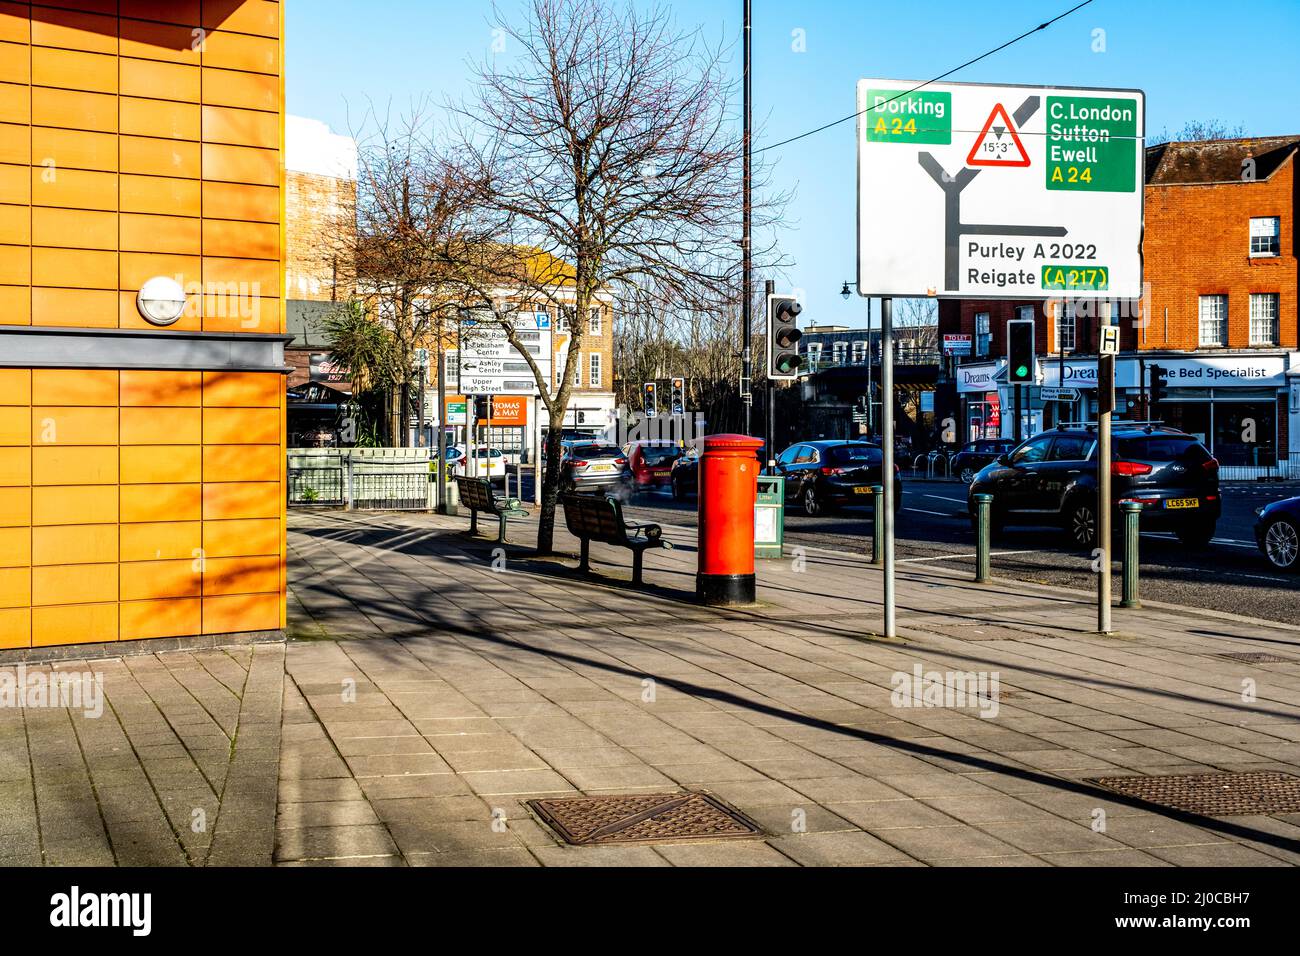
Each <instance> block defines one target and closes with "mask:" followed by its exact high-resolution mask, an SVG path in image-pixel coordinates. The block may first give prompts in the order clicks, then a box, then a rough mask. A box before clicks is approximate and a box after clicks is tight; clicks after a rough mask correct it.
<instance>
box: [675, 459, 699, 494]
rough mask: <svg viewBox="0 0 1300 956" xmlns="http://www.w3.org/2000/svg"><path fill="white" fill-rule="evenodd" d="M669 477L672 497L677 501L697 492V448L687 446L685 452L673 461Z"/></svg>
mask: <svg viewBox="0 0 1300 956" xmlns="http://www.w3.org/2000/svg"><path fill="white" fill-rule="evenodd" d="M670 478H671V481H672V485H673V497H674V498H676V499H677V500H678V501H681V500H683V499H684V498H688V497H690V496H691V495H694V494H698V493H699V490H700V453H699V450H698V449H695V448H688V449H687V450H686V454H684V455H682V457H681V458H678V459H677V460H676V461H674V462H673V470H672V474H671V476H670Z"/></svg>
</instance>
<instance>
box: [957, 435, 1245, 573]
mask: <svg viewBox="0 0 1300 956" xmlns="http://www.w3.org/2000/svg"><path fill="white" fill-rule="evenodd" d="M1112 440H1113V443H1114V444H1113V454H1112V461H1111V493H1112V508H1113V517H1112V522H1113V525H1112V526H1113V527H1114V528H1115V529H1117V530H1118V529H1119V528H1122V527H1123V524H1122V521H1121V518H1120V507H1119V506H1120V502H1123V501H1136V502H1138V503H1139V504H1141V505H1142V515H1141V518H1140V527H1141V528H1142V529H1143V530H1147V531H1172V532H1174V533H1175V534H1177V535H1178V539H1179V540H1180V541H1182V542H1183V544H1184V545H1187V546H1188V547H1198V548H1199V547H1204V546H1205V545H1207V544H1209V542H1210V539H1211V538H1213V537H1214V528H1215V525H1216V523H1217V522H1218V520H1219V512H1220V510H1221V508H1222V501H1221V500H1220V498H1219V463H1218V461H1216V460H1215V458H1214V456H1213V455H1211V454H1210V453H1209V451H1208V450H1207V449H1206V448H1205V446H1204V445H1202V444H1201V443H1200V442H1199V441H1197V440H1196V438H1195V436H1192V435H1188V434H1185V433H1183V432H1180V431H1178V430H1177V429H1174V428H1165V427H1154V426H1149V425H1148V426H1141V425H1133V424H1126V423H1123V422H1116V423H1115V426H1114V431H1113V436H1112ZM978 494H988V495H992V496H993V511H992V522H993V530H994V531H999V530H1001V529H1002V528H1003V527H1005V526H1006V525H1008V524H1017V525H1018V524H1025V525H1045V524H1051V525H1057V526H1059V527H1061V528H1062V529H1064V531H1065V533H1066V537H1067V538H1068V539H1069V540H1070V542H1072V543H1073V544H1075V545H1077V546H1078V547H1081V548H1091V547H1093V546H1094V545H1095V544H1096V539H1097V432H1096V428H1095V427H1094V426H1086V427H1073V428H1058V429H1053V430H1052V431H1047V432H1042V433H1041V434H1038V435H1035V436H1034V437H1033V438H1030V439H1029V440H1027V441H1025V442H1022V443H1021V444H1020V445H1018V446H1017V447H1016V448H1015V450H1013V451H1012V452H1011V453H1010V454H1007V455H1003V456H1002V457H1000V458H999V459H998V460H997V461H995V462H994V463H993V464H991V465H989V466H988V467H986V468H984V469H983V470H982V471H980V473H979V474H978V475H976V476H975V480H974V481H973V482H971V486H970V491H969V493H968V508H969V510H970V514H971V520H972V521H974V520H975V496H976V495H978Z"/></svg>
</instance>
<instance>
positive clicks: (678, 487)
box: [671, 448, 767, 501]
mask: <svg viewBox="0 0 1300 956" xmlns="http://www.w3.org/2000/svg"><path fill="white" fill-rule="evenodd" d="M763 456H764V449H762V448H759V449H757V450H756V451H755V452H754V457H755V458H756V459H757V460H758V463H759V465H760V466H761V467H766V466H767V462H766V460H765V459H764V457H763ZM671 478H672V485H673V497H674V498H676V499H677V500H678V501H681V500H683V499H685V498H689V497H690V496H691V495H694V494H698V493H699V490H700V452H699V449H697V448H688V449H686V453H685V454H684V455H682V457H681V458H678V459H677V460H676V461H675V462H673V472H672V476H671Z"/></svg>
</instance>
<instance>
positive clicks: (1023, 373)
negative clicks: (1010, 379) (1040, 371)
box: [1016, 365, 1029, 378]
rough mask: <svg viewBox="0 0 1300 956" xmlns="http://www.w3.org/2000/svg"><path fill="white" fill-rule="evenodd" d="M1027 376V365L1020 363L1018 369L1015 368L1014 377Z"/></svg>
mask: <svg viewBox="0 0 1300 956" xmlns="http://www.w3.org/2000/svg"><path fill="white" fill-rule="evenodd" d="M1028 377H1029V369H1028V367H1027V366H1024V365H1022V366H1020V367H1019V368H1018V369H1016V378H1028Z"/></svg>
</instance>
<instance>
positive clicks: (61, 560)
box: [31, 524, 118, 567]
mask: <svg viewBox="0 0 1300 956" xmlns="http://www.w3.org/2000/svg"><path fill="white" fill-rule="evenodd" d="M31 555H32V565H33V567H43V566H50V565H65V564H110V563H113V562H116V561H117V560H118V540H117V525H115V524H95V525H69V526H67V527H53V528H33V529H32V531H31Z"/></svg>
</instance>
